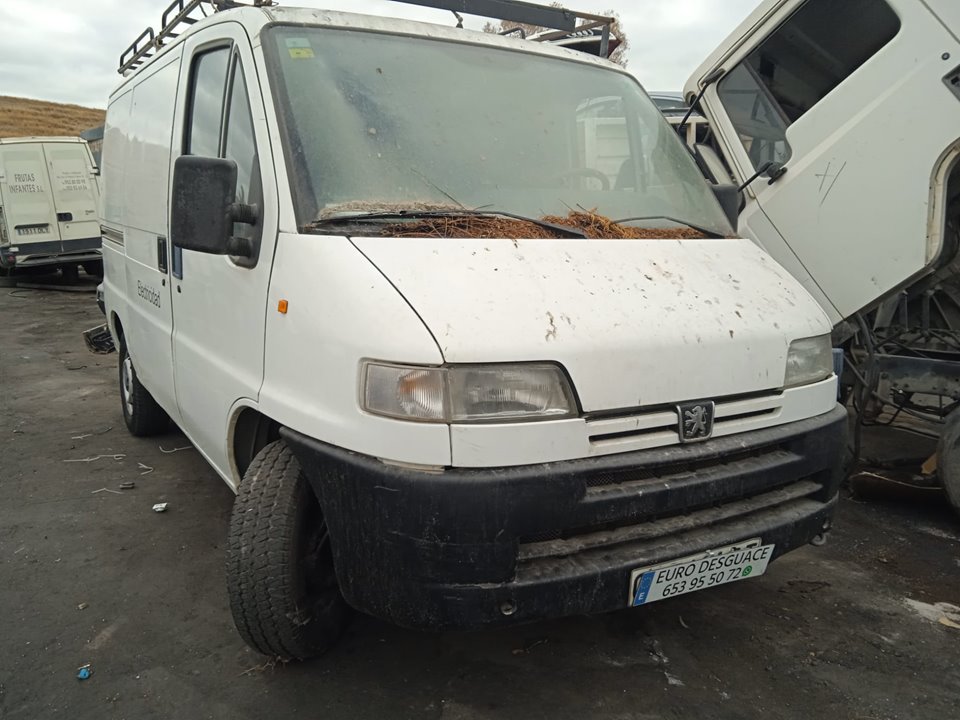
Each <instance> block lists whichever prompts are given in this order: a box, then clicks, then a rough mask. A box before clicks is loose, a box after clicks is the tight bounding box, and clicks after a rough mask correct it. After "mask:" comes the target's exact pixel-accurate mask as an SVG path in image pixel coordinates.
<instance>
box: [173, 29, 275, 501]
mask: <svg viewBox="0 0 960 720" xmlns="http://www.w3.org/2000/svg"><path fill="white" fill-rule="evenodd" d="M184 68H185V71H184V78H185V80H186V81H185V83H184V85H185V87H184V90H183V92H181V100H180V106H179V109H178V116H179V117H180V118H181V119H182V120H181V123H180V124H181V127H182V133H181V137H180V138H179V142H180V153H181V154H183V155H196V156H201V157H220V158H227V159H230V160H233V161H234V162H235V163H236V164H237V169H238V184H237V200H238V202H242V203H246V204H252V205H257V206H258V207H259V209H260V218H259V221H258V223H257V224H256V225H255V226H249V225H242V224H237V225H235V226H234V231H233V232H234V235H235V236H243V237H247V238H249V239H250V240H251V241H252V243H253V246H254V248H255V249H256V250H255V256H254V257H253V258H233V257H225V256H218V255H205V254H202V253H198V252H193V251H189V250H181V249H179V248H175V249H174V261H173V271H174V274H175V279H174V285H175V286H176V287H175V291H174V293H173V308H174V341H173V345H174V355H175V358H176V384H177V400H178V403H179V407H180V412H181V415H182V418H183V423H182V427H183V430H184V431H185V432H186V433H187V435H188V436H189V437H190V439H191V440H192V441H193V442H194V443H195V444H196V445H197V447H198V448H199V449H200V451H201V452H202V453H203V454H204V455H205V456H206V458H207V460H208V461H209V462H210V463H211V464H212V465H213V466H214V467H215V468H216V469H217V470H218V471H219V472H220V474H221V475H222V476H223V477H224V478H225V479H228V482H232V480H231V479H230V478H231V477H232V470H231V461H230V458H229V455H228V434H229V424H230V415H231V410H232V409H233V407H234V406H235V405H236V403H237V402H239V401H241V400H244V399H248V400H251V401H254V402H256V400H257V398H258V397H259V394H260V386H261V384H262V382H263V353H264V332H265V324H266V319H265V313H266V298H267V289H268V285H269V281H270V270H271V264H272V261H273V251H274V244H275V241H276V232H277V209H276V208H277V190H276V184H275V181H274V180H273V177H272V175H273V173H272V167H273V160H272V156H271V152H270V142H269V134H268V132H267V124H266V113H265V110H264V99H263V95H262V93H261V90H260V86H259V83H258V75H259V73H258V71H257V67H256V65H255V64H254V56H253V51H252V49H251V43H250V39H249V37H248V36H247V34H246V32H245V31H244V29H243V27H242V26H241V25H240V24H238V23H234V22H226V23H222V24H218V25H216V26H214V27H211V28H210V29H209V30H208V31H206V32H200V33H198V34H197V35H196V36H194V37H192V38H191V39H190V40H189V41H188V43H187V46H186V51H185V56H184Z"/></svg>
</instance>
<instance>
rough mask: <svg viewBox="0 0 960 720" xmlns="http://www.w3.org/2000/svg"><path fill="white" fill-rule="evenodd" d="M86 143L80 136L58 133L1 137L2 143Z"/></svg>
mask: <svg viewBox="0 0 960 720" xmlns="http://www.w3.org/2000/svg"><path fill="white" fill-rule="evenodd" d="M38 142H45V143H86V140H84V139H83V138H80V137H68V136H66V135H57V136H55V137H42V136H39V135H33V136H28V137H10V138H0V145H19V144H23V143H38Z"/></svg>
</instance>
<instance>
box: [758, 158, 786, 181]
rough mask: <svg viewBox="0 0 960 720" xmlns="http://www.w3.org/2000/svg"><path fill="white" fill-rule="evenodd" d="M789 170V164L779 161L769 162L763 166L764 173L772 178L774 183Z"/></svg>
mask: <svg viewBox="0 0 960 720" xmlns="http://www.w3.org/2000/svg"><path fill="white" fill-rule="evenodd" d="M786 172H787V166H786V165H784V164H783V163H778V162H768V163H766V165H764V166H763V169H762V173H763V175H764V177H768V178H770V184H771V185H773V184H774V183H775V182H776V181H777V180H779V179H780V178H782V177H783V176H784V174H785V173H786Z"/></svg>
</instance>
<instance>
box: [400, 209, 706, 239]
mask: <svg viewBox="0 0 960 720" xmlns="http://www.w3.org/2000/svg"><path fill="white" fill-rule="evenodd" d="M543 221H544V222H546V223H550V224H551V225H559V226H561V227H562V228H572V229H574V230H578V231H580V232H582V233H583V234H584V235H586V236H587V237H588V238H591V239H594V240H625V239H636V240H678V239H696V240H700V239H704V238H706V237H707V236H706V235H704V234H703V233H702V232H700V231H699V230H693V229H690V228H681V227H677V228H641V227H629V226H627V225H618V224H617V223H615V222H613V221H612V220H611V219H610V218H607V217H604V216H602V215H598V214H596V213H595V212H571V213H569V214H568V215H567V216H566V217H560V216H556V215H549V216H547V217H544V218H543ZM383 234H384V235H385V236H388V237H438V238H506V239H511V240H550V239H557V238H562V237H569V235H570V234H569V233H564V232H562V231H561V230H560V229H557V230H552V229H550V228H548V227H544V226H542V225H537V224H536V223H532V222H528V221H526V220H513V219H511V218H504V217H496V216H469V215H464V216H460V217H457V216H445V217H435V218H421V219H419V220H416V221H408V222H400V223H395V224H391V225H389V226H387V227H385V228H384V229H383Z"/></svg>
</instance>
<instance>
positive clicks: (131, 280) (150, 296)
mask: <svg viewBox="0 0 960 720" xmlns="http://www.w3.org/2000/svg"><path fill="white" fill-rule="evenodd" d="M179 78H180V57H179V54H176V55H172V56H171V57H170V59H169V61H168V62H166V63H165V64H164V65H162V66H160V67H158V68H157V69H156V70H154V71H153V72H152V73H151V74H149V75H144V76H143V77H142V78H138V80H139V82H138V83H137V84H136V85H135V86H134V88H133V92H132V97H131V109H130V118H129V123H128V125H127V127H126V128H125V131H124V138H125V141H124V143H123V153H124V155H123V165H122V167H123V172H122V174H113V171H112V169H111V171H110V174H109V175H108V178H107V182H108V188H107V191H106V192H107V194H108V195H112V198H111V201H114V202H115V201H116V198H117V196H120V197H121V198H122V200H121V212H122V215H123V223H122V224H123V232H124V251H125V280H126V290H125V293H126V297H127V298H128V302H129V309H130V322H129V323H127V322H126V321H125V327H126V328H127V334H128V349H129V351H130V355H131V357H132V358H133V361H134V365H135V367H136V368H137V374H138V376H139V377H140V380H141V382H142V383H143V385H144V386H145V387H146V388H147V389H148V390H149V391H150V393H151V395H153V397H154V399H155V400H156V401H157V402H158V403H159V404H160V405H161V407H163V408H164V410H166V411H167V413H168V414H169V415H170V416H171V417H172V418H174V420H178V419H179V411H178V408H177V402H176V392H175V389H174V373H173V351H172V344H171V343H172V333H173V310H172V302H171V298H170V293H171V282H170V276H169V270H170V267H171V258H170V248H169V240H168V233H167V203H168V197H169V181H170V178H169V174H170V145H171V139H172V137H173V112H174V107H175V104H176V97H177V87H178V84H179ZM111 162H112V160H111ZM117 183H119V185H118V184H117Z"/></svg>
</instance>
